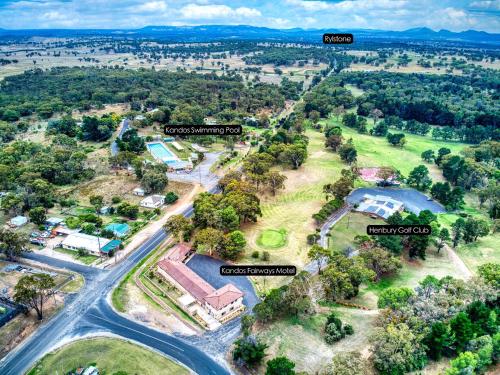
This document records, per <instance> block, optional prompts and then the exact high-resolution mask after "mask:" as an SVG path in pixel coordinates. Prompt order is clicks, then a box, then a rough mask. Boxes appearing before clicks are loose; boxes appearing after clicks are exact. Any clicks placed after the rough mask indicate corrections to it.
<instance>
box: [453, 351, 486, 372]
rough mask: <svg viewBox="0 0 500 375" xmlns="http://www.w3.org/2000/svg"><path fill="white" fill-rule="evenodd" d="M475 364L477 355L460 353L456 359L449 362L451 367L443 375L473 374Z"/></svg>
mask: <svg viewBox="0 0 500 375" xmlns="http://www.w3.org/2000/svg"><path fill="white" fill-rule="evenodd" d="M477 364H478V355H477V354H475V353H471V352H463V353H460V354H459V355H458V357H457V358H455V359H452V360H451V361H450V365H451V367H450V368H449V369H447V370H446V373H445V375H468V374H475V370H476V368H477Z"/></svg>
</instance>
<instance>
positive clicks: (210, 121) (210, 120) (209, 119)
mask: <svg viewBox="0 0 500 375" xmlns="http://www.w3.org/2000/svg"><path fill="white" fill-rule="evenodd" d="M203 122H204V123H205V125H217V120H216V119H214V118H213V117H205V118H204V119H203Z"/></svg>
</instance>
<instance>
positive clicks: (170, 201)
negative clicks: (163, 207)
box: [165, 191, 179, 204]
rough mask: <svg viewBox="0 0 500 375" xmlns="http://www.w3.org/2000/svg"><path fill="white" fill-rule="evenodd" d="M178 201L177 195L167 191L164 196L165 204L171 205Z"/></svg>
mask: <svg viewBox="0 0 500 375" xmlns="http://www.w3.org/2000/svg"><path fill="white" fill-rule="evenodd" d="M178 199H179V197H178V195H177V194H175V193H174V192H173V191H169V192H168V193H167V194H166V195H165V203H166V204H173V203H175V202H177V200H178Z"/></svg>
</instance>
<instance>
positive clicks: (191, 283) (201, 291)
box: [158, 259, 215, 302]
mask: <svg viewBox="0 0 500 375" xmlns="http://www.w3.org/2000/svg"><path fill="white" fill-rule="evenodd" d="M158 267H160V268H161V269H162V270H163V271H165V272H166V273H167V274H168V275H169V276H170V277H172V278H173V279H174V280H175V281H177V282H178V283H179V285H181V286H182V287H183V288H184V289H185V290H187V291H188V292H189V293H190V294H192V295H193V296H194V298H196V299H197V300H198V301H200V302H203V301H204V297H205V296H206V295H209V294H211V293H213V292H215V288H214V287H213V286H211V285H210V284H209V283H207V282H206V281H205V280H203V279H202V278H201V277H200V276H198V275H197V274H196V273H194V272H193V271H192V270H191V269H190V268H188V267H187V266H186V265H185V264H184V263H181V262H176V261H171V260H168V259H165V260H162V261H160V262H158Z"/></svg>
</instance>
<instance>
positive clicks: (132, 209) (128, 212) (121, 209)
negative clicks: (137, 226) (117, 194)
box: [116, 202, 139, 219]
mask: <svg viewBox="0 0 500 375" xmlns="http://www.w3.org/2000/svg"><path fill="white" fill-rule="evenodd" d="M116 212H117V213H118V215H121V216H124V217H128V218H129V219H137V216H138V215H139V206H137V205H136V204H130V203H128V202H122V203H120V205H119V206H118V207H117V208H116Z"/></svg>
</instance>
